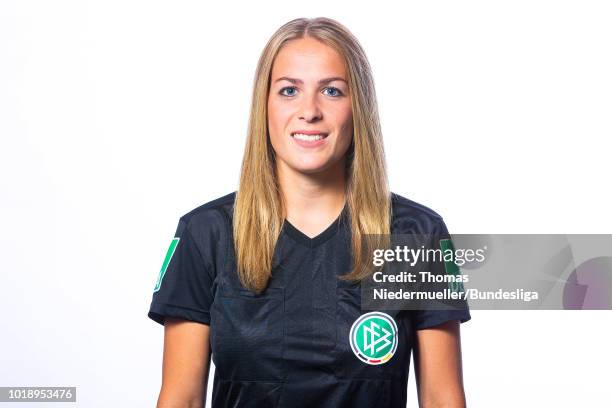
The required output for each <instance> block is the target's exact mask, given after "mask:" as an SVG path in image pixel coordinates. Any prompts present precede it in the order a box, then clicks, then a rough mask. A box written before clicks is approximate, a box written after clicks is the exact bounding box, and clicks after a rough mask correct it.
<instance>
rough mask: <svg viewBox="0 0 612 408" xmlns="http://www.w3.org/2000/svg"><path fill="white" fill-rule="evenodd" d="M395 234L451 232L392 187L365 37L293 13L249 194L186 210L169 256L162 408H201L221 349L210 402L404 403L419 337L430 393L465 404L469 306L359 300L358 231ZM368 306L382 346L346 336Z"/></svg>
mask: <svg viewBox="0 0 612 408" xmlns="http://www.w3.org/2000/svg"><path fill="white" fill-rule="evenodd" d="M389 233H406V234H408V233H415V234H421V233H422V234H448V233H447V231H446V227H445V225H444V222H443V221H442V219H441V218H440V216H439V215H437V214H436V213H435V212H433V211H432V210H429V209H428V208H426V207H424V206H421V205H419V204H416V203H414V202H412V201H410V200H408V199H406V198H403V197H401V196H399V195H396V194H392V193H390V192H389V190H388V184H387V177H386V174H385V162H384V150H383V144H382V136H381V131H380V125H379V121H378V113H377V107H376V97H375V91H374V83H373V79H372V74H371V70H370V67H369V64H368V61H367V59H366V56H365V54H364V52H363V50H362V48H361V47H360V45H359V43H358V42H357V40H356V39H355V38H354V37H353V36H352V35H351V34H350V33H349V31H348V30H347V29H346V28H344V27H343V26H342V25H340V24H339V23H337V22H335V21H334V20H331V19H327V18H316V19H296V20H293V21H291V22H289V23H287V24H285V25H284V26H283V27H281V28H280V29H279V30H278V31H277V32H276V33H275V34H274V35H273V36H272V38H271V39H270V41H269V42H268V44H267V45H266V47H265V49H264V51H263V53H262V56H261V58H260V60H259V64H258V66H257V72H256V77H255V86H254V93H253V99H252V109H251V116H250V122H249V133H248V140H247V144H246V149H245V153H244V159H243V164H242V173H241V178H240V185H239V189H238V191H237V192H235V193H231V194H228V195H226V196H224V197H221V198H218V199H216V200H214V201H211V202H208V203H206V204H204V205H202V206H200V207H198V208H196V209H194V210H193V211H191V212H189V213H188V214H185V215H184V216H182V217H181V219H180V221H179V225H178V228H177V232H176V236H175V239H174V240H173V243H172V245H171V246H170V248H169V250H168V254H167V256H166V259H165V261H164V266H163V267H162V271H161V273H160V276H159V279H158V282H157V284H156V287H155V292H154V296H153V301H152V304H151V308H150V311H149V317H151V318H152V319H154V320H155V321H157V322H159V323H162V324H164V325H165V337H164V359H163V381H162V389H161V392H160V396H159V400H158V407H171V406H172V407H175V406H185V407H187V406H188V407H196V406H203V403H204V401H205V393H206V384H207V379H208V368H209V362H210V356H211V354H212V358H213V361H214V363H215V367H216V370H215V378H214V384H213V395H212V406H213V407H226V406H227V407H229V406H231V407H237V406H240V407H243V406H244V407H369V408H371V407H400V406H401V407H405V406H406V391H407V386H406V384H407V377H408V370H409V364H410V352H411V350H412V349H413V348H414V349H415V364H416V365H415V367H416V370H415V371H416V376H417V384H418V395H419V401H420V405H422V406H427V407H429V406H445V407H462V406H464V405H465V399H464V393H463V385H462V378H461V358H460V340H459V327H458V326H459V322H464V321H467V320H469V319H470V315H469V312H468V310H467V308H466V309H465V310H454V311H449V310H441V311H426V310H418V311H415V310H413V311H401V310H393V311H385V313H379V314H377V315H376V316H374V317H372V315H369V314H367V313H366V312H364V311H362V310H361V298H360V295H361V292H360V291H359V289H358V288H359V287H358V286H357V287H356V286H355V284H356V282H357V283H358V282H359V280H360V279H362V278H364V276H366V275H364V272H362V270H360V269H359V268H357V267H356V265H360V264H361V262H362V261H363V259H362V258H363V256H362V255H361V253H362V252H361V238H362V236H363V235H364V234H389ZM364 318H368V319H370V318H375V319H378V320H376V321H377V324H378V325H384V324H386V325H388V326H387V328H388V331H387V332H386V333H388V334H385V336H388V337H389V339H387V340H385V338H383V337H381V340H384V341H385V342H386V343H382V345H383V346H384V347H382V348H383V349H382V351H380V353H381V354H380V356H379V355H375V351H374V348H371V351H372V353H374V354H370V355H368V351H367V350H366V351H364V350H365V348H364V345H363V344H357V342H356V341H355V338H356V337H353V340H351V338H350V335H351V333H353V332H354V331H355V330H360V327H357V326H356V324H357V323H359V324H360V325H361V324H362V323H363V321H364ZM372 327H374V326H372ZM376 327H378V326H376ZM362 330H365V329H363V328H362ZM381 333H382V332H381ZM389 333H390V334H389ZM391 334H392V335H391ZM376 335H377V336H378V335H379V334H378V333H376ZM381 336H382V334H381ZM387 343H388V344H389V346H388V347H387ZM366 348H367V345H366ZM379 349H380V347H379ZM376 352H379V351H376Z"/></svg>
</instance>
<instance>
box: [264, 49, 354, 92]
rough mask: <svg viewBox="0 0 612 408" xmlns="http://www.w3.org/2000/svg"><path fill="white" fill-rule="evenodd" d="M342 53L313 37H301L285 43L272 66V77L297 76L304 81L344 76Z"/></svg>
mask: <svg viewBox="0 0 612 408" xmlns="http://www.w3.org/2000/svg"><path fill="white" fill-rule="evenodd" d="M345 72H346V71H345V66H344V59H343V58H342V55H340V53H338V51H336V50H335V49H333V48H332V47H330V46H328V45H326V44H324V43H322V42H321V41H318V40H315V39H313V38H301V39H297V40H292V41H289V42H288V43H286V44H285V45H284V46H283V47H282V48H281V49H280V51H279V52H278V54H277V56H276V58H275V59H274V64H273V66H272V78H273V79H275V78H279V77H283V76H287V77H297V78H299V79H302V80H304V81H307V80H308V79H309V78H312V79H315V80H318V79H319V77H320V76H324V77H336V76H337V77H345Z"/></svg>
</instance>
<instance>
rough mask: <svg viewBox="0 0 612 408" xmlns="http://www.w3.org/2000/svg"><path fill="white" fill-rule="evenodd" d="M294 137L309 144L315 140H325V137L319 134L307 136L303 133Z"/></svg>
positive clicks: (295, 134)
mask: <svg viewBox="0 0 612 408" xmlns="http://www.w3.org/2000/svg"><path fill="white" fill-rule="evenodd" d="M293 137H294V138H296V139H299V140H304V141H307V142H314V141H315V140H321V139H323V135H322V134H319V135H305V134H303V133H294V134H293Z"/></svg>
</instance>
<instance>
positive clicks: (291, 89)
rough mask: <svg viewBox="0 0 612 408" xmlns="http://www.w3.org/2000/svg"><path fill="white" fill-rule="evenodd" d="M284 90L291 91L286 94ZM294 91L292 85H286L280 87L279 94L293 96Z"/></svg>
mask: <svg viewBox="0 0 612 408" xmlns="http://www.w3.org/2000/svg"><path fill="white" fill-rule="evenodd" d="M285 91H291V93H289V94H287V93H285ZM295 91H296V89H295V87H294V86H287V87H285V88H283V89H281V90H280V92H279V93H280V94H281V95H283V96H293V95H295Z"/></svg>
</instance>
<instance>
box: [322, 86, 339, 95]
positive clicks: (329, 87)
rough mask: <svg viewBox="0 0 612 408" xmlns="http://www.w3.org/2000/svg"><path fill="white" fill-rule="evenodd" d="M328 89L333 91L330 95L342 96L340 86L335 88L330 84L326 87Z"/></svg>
mask: <svg viewBox="0 0 612 408" xmlns="http://www.w3.org/2000/svg"><path fill="white" fill-rule="evenodd" d="M325 90H326V91H331V93H330V94H328V95H329V96H340V95H342V92H340V90H339V89H338V88H334V87H333V86H328V87H327V88H325Z"/></svg>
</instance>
